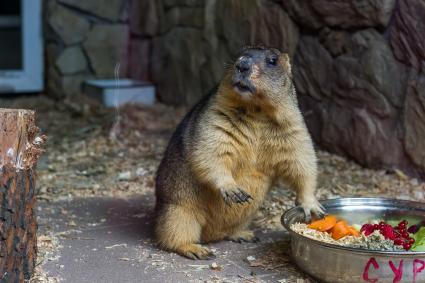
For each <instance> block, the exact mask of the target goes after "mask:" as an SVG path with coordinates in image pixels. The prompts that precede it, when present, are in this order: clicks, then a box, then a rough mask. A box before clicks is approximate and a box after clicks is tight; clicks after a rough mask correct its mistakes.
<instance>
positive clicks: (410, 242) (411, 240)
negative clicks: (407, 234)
mask: <svg viewBox="0 0 425 283" xmlns="http://www.w3.org/2000/svg"><path fill="white" fill-rule="evenodd" d="M407 242H408V243H409V244H411V245H413V244H414V243H415V239H413V238H409V239H408V240H407Z"/></svg>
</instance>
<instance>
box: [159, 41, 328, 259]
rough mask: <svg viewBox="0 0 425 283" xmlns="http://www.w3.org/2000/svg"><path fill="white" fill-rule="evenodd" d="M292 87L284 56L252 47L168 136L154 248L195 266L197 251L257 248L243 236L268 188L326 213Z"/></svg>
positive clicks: (250, 234)
mask: <svg viewBox="0 0 425 283" xmlns="http://www.w3.org/2000/svg"><path fill="white" fill-rule="evenodd" d="M316 163H317V162H316V155H315V151H314V148H313V143H312V140H311V137H310V135H309V133H308V130H307V128H306V125H305V123H304V120H303V117H302V115H301V112H300V110H299V108H298V102H297V98H296V93H295V87H294V83H293V81H292V74H291V64H290V61H289V56H288V55H287V54H285V53H282V52H280V51H279V50H277V49H274V48H265V47H249V48H245V49H244V50H243V51H242V52H241V53H240V55H239V57H238V59H237V60H236V62H235V64H234V65H233V66H231V67H229V70H228V71H227V73H226V75H225V76H224V78H223V80H222V81H221V83H220V84H219V86H218V88H217V91H215V92H213V93H211V94H209V95H207V96H205V97H204V98H203V99H202V100H201V101H200V102H199V103H198V104H197V105H195V106H194V107H193V108H192V110H190V112H189V113H188V114H187V115H186V116H185V118H184V119H183V120H182V121H181V123H180V125H179V126H178V127H177V130H176V131H175V133H174V134H173V136H172V138H171V140H170V142H169V145H168V147H167V149H166V151H165V156H164V158H163V159H162V162H161V164H160V165H159V168H158V172H157V176H156V201H157V203H156V213H157V219H156V228H155V233H156V239H157V242H158V244H159V246H160V247H161V248H163V249H166V250H169V251H175V252H177V253H178V254H180V255H183V256H186V257H188V258H192V259H208V258H211V257H212V256H213V254H212V253H211V252H210V250H209V249H208V248H206V247H204V246H202V245H200V244H201V243H207V242H211V241H218V240H223V239H229V240H235V241H255V240H256V237H255V235H254V233H253V232H252V231H250V230H248V229H247V227H248V225H249V223H250V221H251V219H252V218H253V216H254V214H255V212H256V211H257V209H258V208H259V206H260V205H261V203H262V202H263V200H264V198H265V196H266V194H267V191H268V190H269V188H270V187H271V185H272V184H273V183H274V182H276V181H278V180H283V181H284V182H286V184H288V185H289V186H290V187H292V188H293V189H295V190H296V192H297V202H298V203H299V204H300V205H302V207H303V208H304V210H305V212H306V215H307V216H309V215H310V211H312V212H315V213H323V208H322V207H321V205H320V204H319V202H318V201H317V199H316V197H315V195H314V192H315V188H316V175H317V164H316Z"/></svg>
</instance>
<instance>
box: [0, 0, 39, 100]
mask: <svg viewBox="0 0 425 283" xmlns="http://www.w3.org/2000/svg"><path fill="white" fill-rule="evenodd" d="M41 17H42V14H41V0H7V1H0V93H12V92H38V91H41V90H43V47H42V45H43V44H42V42H43V39H42V26H41Z"/></svg>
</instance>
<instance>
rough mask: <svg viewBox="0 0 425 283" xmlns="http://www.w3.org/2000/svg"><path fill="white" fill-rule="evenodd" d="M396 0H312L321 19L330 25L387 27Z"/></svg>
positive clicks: (313, 6)
mask: <svg viewBox="0 0 425 283" xmlns="http://www.w3.org/2000/svg"><path fill="white" fill-rule="evenodd" d="M395 3H396V0H385V1H382V0H361V1H359V0H339V1H332V0H312V1H311V6H312V8H313V9H314V11H315V12H316V14H317V15H318V16H319V17H320V19H321V21H322V22H323V23H324V24H325V25H327V26H330V27H338V28H358V27H385V26H386V25H387V24H388V21H389V20H390V18H391V15H392V11H393V9H394V6H395Z"/></svg>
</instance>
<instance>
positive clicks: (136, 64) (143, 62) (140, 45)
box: [128, 39, 151, 81]
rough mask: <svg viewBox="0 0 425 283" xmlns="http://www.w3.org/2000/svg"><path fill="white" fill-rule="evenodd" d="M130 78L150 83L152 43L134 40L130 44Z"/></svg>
mask: <svg viewBox="0 0 425 283" xmlns="http://www.w3.org/2000/svg"><path fill="white" fill-rule="evenodd" d="M129 56H130V60H129V63H128V71H129V76H130V77H131V78H133V79H138V80H144V81H149V79H150V66H149V60H150V58H151V41H150V40H144V39H132V40H131V42H130V54H129Z"/></svg>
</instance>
